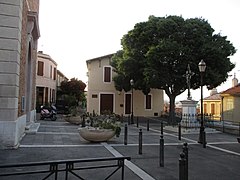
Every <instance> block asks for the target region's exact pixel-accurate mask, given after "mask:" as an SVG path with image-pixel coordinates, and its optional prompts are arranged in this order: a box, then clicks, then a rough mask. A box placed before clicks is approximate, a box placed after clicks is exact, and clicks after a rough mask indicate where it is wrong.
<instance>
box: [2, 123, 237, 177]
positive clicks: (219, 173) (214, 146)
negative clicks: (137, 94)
mask: <svg viewBox="0 0 240 180" xmlns="http://www.w3.org/2000/svg"><path fill="white" fill-rule="evenodd" d="M38 123H40V126H39V128H38V130H37V133H36V134H27V135H26V136H25V137H24V138H23V139H22V141H21V143H20V144H21V145H20V147H19V148H18V149H17V150H0V162H1V164H9V163H20V162H36V161H49V160H64V159H82V158H98V157H113V156H130V157H131V161H126V162H125V166H126V168H125V179H126V180H139V179H144V180H154V179H156V180H158V179H165V180H175V179H176V180H177V179H179V178H178V176H179V175H178V174H179V171H178V169H179V167H178V163H179V162H178V160H179V153H180V152H182V144H183V142H187V143H188V144H189V165H188V167H189V179H191V180H192V179H193V180H208V179H209V180H214V179H222V180H229V179H231V180H238V179H240V171H239V164H240V143H238V142H237V136H233V135H228V134H223V133H221V132H216V131H213V132H211V131H207V135H206V137H207V143H208V144H207V148H203V147H202V145H201V144H198V143H197V139H198V133H197V131H195V132H193V133H192V132H188V133H183V134H182V140H181V141H179V140H178V133H177V130H176V128H172V127H167V126H166V127H164V143H165V146H164V155H165V159H164V167H159V139H160V123H159V122H157V121H150V131H147V129H146V123H145V122H144V121H139V128H141V129H142V132H143V149H142V152H143V154H142V155H139V154H138V139H139V128H137V127H136V125H128V144H127V145H124V143H123V140H124V134H123V133H124V128H122V132H121V135H120V137H119V138H113V139H112V140H111V141H108V142H105V143H89V142H87V141H85V140H84V139H82V138H81V137H80V135H79V134H78V131H77V128H78V126H77V125H71V124H69V123H68V122H65V121H64V120H62V119H61V118H58V119H57V121H46V120H45V121H38ZM108 172H109V171H108V170H107V169H106V170H105V169H101V170H87V171H80V174H81V175H82V176H83V177H84V178H85V179H93V180H101V179H104V175H105V174H106V173H108ZM31 178H32V177H30V176H29V177H28V179H31ZM5 179H12V178H10V177H9V178H5ZM14 179H21V178H20V177H19V178H17V176H16V177H14ZM24 179H26V178H24ZM59 179H64V176H63V177H62V178H61V177H60V178H59ZM70 179H74V178H73V177H71V178H70ZM110 179H113V180H115V179H120V172H118V173H116V175H114V176H113V177H112V178H110Z"/></svg>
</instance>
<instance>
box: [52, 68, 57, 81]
mask: <svg viewBox="0 0 240 180" xmlns="http://www.w3.org/2000/svg"><path fill="white" fill-rule="evenodd" d="M53 73H54V74H53V80H56V76H57V68H54V70H53Z"/></svg>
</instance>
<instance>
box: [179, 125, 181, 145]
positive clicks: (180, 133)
mask: <svg viewBox="0 0 240 180" xmlns="http://www.w3.org/2000/svg"><path fill="white" fill-rule="evenodd" d="M178 140H180V141H181V124H180V123H178Z"/></svg>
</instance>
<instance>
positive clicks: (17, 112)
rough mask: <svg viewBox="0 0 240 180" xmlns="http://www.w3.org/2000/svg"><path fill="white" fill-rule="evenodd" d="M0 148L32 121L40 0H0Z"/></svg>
mask: <svg viewBox="0 0 240 180" xmlns="http://www.w3.org/2000/svg"><path fill="white" fill-rule="evenodd" d="M0 11H1V13H0V29H1V31H0V148H16V147H18V145H19V141H20V139H21V137H22V136H23V135H24V133H25V128H26V127H27V126H29V125H30V124H31V123H34V120H35V116H36V112H35V103H36V102H35V96H36V94H35V85H36V81H35V79H36V58H37V41H38V38H39V36H40V33H39V26H38V13H39V0H14V1H13V0H1V1H0Z"/></svg>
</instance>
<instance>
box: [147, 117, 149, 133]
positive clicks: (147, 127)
mask: <svg viewBox="0 0 240 180" xmlns="http://www.w3.org/2000/svg"><path fill="white" fill-rule="evenodd" d="M147 131H149V119H148V120H147Z"/></svg>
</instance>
